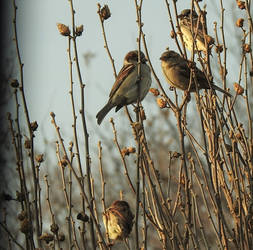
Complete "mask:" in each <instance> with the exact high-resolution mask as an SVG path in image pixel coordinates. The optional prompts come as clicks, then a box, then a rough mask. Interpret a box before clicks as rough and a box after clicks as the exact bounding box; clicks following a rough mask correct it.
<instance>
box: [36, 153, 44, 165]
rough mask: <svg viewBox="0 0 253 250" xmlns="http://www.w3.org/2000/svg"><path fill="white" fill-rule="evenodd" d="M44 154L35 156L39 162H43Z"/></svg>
mask: <svg viewBox="0 0 253 250" xmlns="http://www.w3.org/2000/svg"><path fill="white" fill-rule="evenodd" d="M43 156H44V155H43V154H40V155H36V156H35V160H36V161H37V162H38V163H41V162H43V161H44V159H43Z"/></svg>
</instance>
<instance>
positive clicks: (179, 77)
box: [160, 50, 232, 97]
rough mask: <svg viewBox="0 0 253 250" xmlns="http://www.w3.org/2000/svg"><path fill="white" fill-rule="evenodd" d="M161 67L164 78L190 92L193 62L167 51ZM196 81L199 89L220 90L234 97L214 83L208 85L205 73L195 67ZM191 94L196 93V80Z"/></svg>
mask: <svg viewBox="0 0 253 250" xmlns="http://www.w3.org/2000/svg"><path fill="white" fill-rule="evenodd" d="M160 60H161V67H162V71H163V73H164V76H165V78H166V80H167V82H168V83H169V84H170V85H171V86H173V87H175V88H178V89H181V90H188V88H189V84H190V75H191V70H190V68H189V64H193V63H192V62H191V61H187V60H186V59H184V58H183V57H182V56H180V55H179V54H178V53H177V52H175V51H173V50H167V51H165V52H164V53H163V54H162V55H161V57H160ZM194 73H195V79H196V81H197V84H198V89H210V87H211V88H212V89H215V90H218V91H220V92H222V93H224V94H226V95H228V96H230V97H232V95H231V94H230V93H228V92H227V91H225V90H223V89H222V88H220V87H218V86H216V85H214V84H213V83H210V85H209V83H208V80H207V78H206V76H205V74H204V72H203V71H201V70H200V69H199V68H197V67H196V66H195V68H194ZM189 91H190V92H196V85H195V81H194V79H193V80H192V83H191V86H190V89H189Z"/></svg>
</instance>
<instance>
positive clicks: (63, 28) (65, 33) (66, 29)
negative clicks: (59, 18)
mask: <svg viewBox="0 0 253 250" xmlns="http://www.w3.org/2000/svg"><path fill="white" fill-rule="evenodd" d="M56 25H57V28H58V31H59V32H60V34H61V35H63V36H69V35H70V29H69V27H68V26H66V25H65V24H62V23H57V24H56Z"/></svg>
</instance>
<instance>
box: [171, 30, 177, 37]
mask: <svg viewBox="0 0 253 250" xmlns="http://www.w3.org/2000/svg"><path fill="white" fill-rule="evenodd" d="M176 36H177V34H176V33H175V32H174V30H172V31H171V32H170V37H171V38H172V39H174V38H175V37H176Z"/></svg>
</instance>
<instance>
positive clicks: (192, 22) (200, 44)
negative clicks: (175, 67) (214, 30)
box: [178, 9, 214, 52]
mask: <svg viewBox="0 0 253 250" xmlns="http://www.w3.org/2000/svg"><path fill="white" fill-rule="evenodd" d="M178 18H179V26H180V30H181V32H182V36H183V40H184V43H185V47H186V48H187V49H188V50H189V51H192V48H193V40H194V39H193V38H195V44H196V47H197V49H198V50H199V51H203V52H206V50H207V48H206V46H205V38H206V42H207V44H208V46H211V45H212V44H213V43H214V39H213V38H212V37H211V36H209V35H204V33H203V25H202V23H201V22H200V20H199V19H198V14H197V13H196V12H195V11H194V10H193V11H192V10H191V9H185V10H183V11H182V12H181V14H180V15H178ZM194 50H195V48H194Z"/></svg>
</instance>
